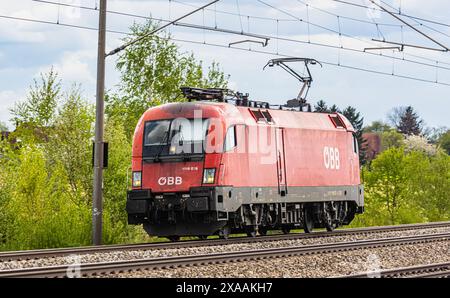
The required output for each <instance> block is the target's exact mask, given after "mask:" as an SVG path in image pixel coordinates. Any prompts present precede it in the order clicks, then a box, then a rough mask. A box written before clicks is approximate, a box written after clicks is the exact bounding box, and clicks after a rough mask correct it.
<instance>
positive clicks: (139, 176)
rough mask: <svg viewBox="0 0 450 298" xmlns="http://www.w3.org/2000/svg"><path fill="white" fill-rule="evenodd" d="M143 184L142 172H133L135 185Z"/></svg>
mask: <svg viewBox="0 0 450 298" xmlns="http://www.w3.org/2000/svg"><path fill="white" fill-rule="evenodd" d="M141 186H142V172H133V187H141Z"/></svg>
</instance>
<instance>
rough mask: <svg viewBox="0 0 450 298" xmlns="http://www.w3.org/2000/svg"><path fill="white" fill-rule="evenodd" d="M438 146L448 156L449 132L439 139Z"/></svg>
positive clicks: (449, 145)
mask: <svg viewBox="0 0 450 298" xmlns="http://www.w3.org/2000/svg"><path fill="white" fill-rule="evenodd" d="M439 146H440V147H441V148H442V149H444V150H445V152H447V154H450V130H448V131H447V132H446V133H444V134H443V135H442V136H441V137H440V138H439Z"/></svg>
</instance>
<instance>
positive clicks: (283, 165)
mask: <svg viewBox="0 0 450 298" xmlns="http://www.w3.org/2000/svg"><path fill="white" fill-rule="evenodd" d="M183 92H184V94H185V96H186V97H187V98H188V99H190V100H192V99H195V101H193V102H182V103H181V102H179V103H170V104H165V105H161V106H158V107H154V108H150V109H149V110H147V111H146V112H145V113H144V115H143V116H142V117H141V119H140V120H139V123H138V124H137V127H136V130H135V133H134V140H133V155H132V189H131V190H130V191H129V192H128V197H127V212H128V222H129V223H130V224H143V226H144V229H145V230H146V231H147V233H148V234H150V235H155V236H164V237H168V238H169V239H171V240H177V239H178V238H179V237H180V236H199V237H201V238H204V237H207V236H208V235H214V234H216V235H219V236H221V237H225V238H226V237H228V235H229V234H230V233H234V232H240V233H242V232H244V233H247V234H248V235H249V236H255V235H256V234H257V233H259V234H261V235H264V234H266V233H267V231H268V230H274V229H281V230H282V231H283V232H285V233H288V232H289V231H290V230H291V229H293V228H297V227H299V228H303V229H304V230H305V232H311V231H312V229H313V228H326V229H327V230H329V231H331V230H333V229H334V228H336V227H338V226H340V225H346V224H349V223H350V222H351V221H352V219H353V218H354V216H355V214H357V213H362V212H363V209H364V199H363V187H362V185H361V183H360V173H359V159H358V144H357V139H356V137H355V131H354V129H353V127H352V125H351V124H350V122H349V121H348V120H347V119H346V118H345V117H344V116H343V115H341V114H338V113H330V114H329V113H311V112H303V111H293V110H292V108H290V107H284V108H283V107H280V108H278V109H274V108H270V106H269V104H267V103H263V102H253V101H250V100H248V97H247V96H244V95H242V94H233V101H234V104H232V103H231V101H230V99H227V94H229V92H228V91H227V90H221V89H195V88H183ZM300 106H301V105H300Z"/></svg>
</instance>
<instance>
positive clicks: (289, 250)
mask: <svg viewBox="0 0 450 298" xmlns="http://www.w3.org/2000/svg"><path fill="white" fill-rule="evenodd" d="M449 239H450V233H442V234H434V235H421V236H409V237H399V238H384V239H376V240H362V241H357V242H354V241H352V242H339V243H331V244H321V245H305V246H293V247H282V248H269V249H259V250H245V251H238V252H226V253H214V254H205V255H189V256H174V257H166V258H151V259H138V260H123V261H115V262H105V263H87V264H79V265H78V267H77V268H76V270H78V272H79V275H80V276H83V277H86V276H104V275H110V274H117V273H122V272H129V271H133V270H153V269H162V268H179V267H184V266H195V265H208V264H219V263H227V262H242V261H252V260H262V259H268V258H280V257H291V256H298V255H306V254H318V253H331V252H339V251H349V250H356V249H367V248H377V247H388V246H396V245H408V244H417V243H429V242H436V241H448V240H449ZM72 266H73V265H60V266H51V267H33V268H25V269H13V270H3V271H0V277H68V276H69V274H70V272H72V270H73V268H72Z"/></svg>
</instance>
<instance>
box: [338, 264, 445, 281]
mask: <svg viewBox="0 0 450 298" xmlns="http://www.w3.org/2000/svg"><path fill="white" fill-rule="evenodd" d="M367 277H380V278H396V277H397V278H398V277H413V278H436V277H450V262H447V263H438V264H427V265H419V266H411V267H402V268H395V269H388V270H382V271H379V272H375V271H370V272H366V273H360V274H354V275H349V276H339V278H367Z"/></svg>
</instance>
